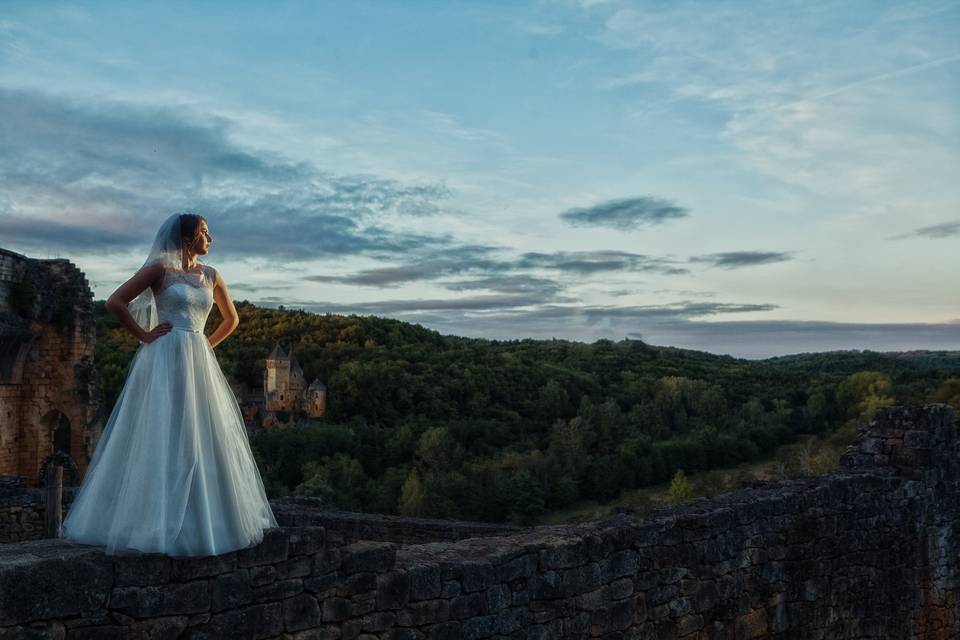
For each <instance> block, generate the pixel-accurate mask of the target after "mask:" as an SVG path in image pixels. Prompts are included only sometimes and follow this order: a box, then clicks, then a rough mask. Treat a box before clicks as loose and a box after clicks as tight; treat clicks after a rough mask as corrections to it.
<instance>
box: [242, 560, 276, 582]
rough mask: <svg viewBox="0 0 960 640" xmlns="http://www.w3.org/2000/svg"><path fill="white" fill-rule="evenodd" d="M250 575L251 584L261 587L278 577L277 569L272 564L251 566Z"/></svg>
mask: <svg viewBox="0 0 960 640" xmlns="http://www.w3.org/2000/svg"><path fill="white" fill-rule="evenodd" d="M248 576H249V577H250V584H251V586H254V587H260V586H263V585H265V584H270V583H271V582H273V581H275V580H276V579H277V570H276V568H275V567H274V566H273V565H270V564H265V565H261V566H258V567H250V569H249V571H248Z"/></svg>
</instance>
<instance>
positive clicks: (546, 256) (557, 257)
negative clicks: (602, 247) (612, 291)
mask: <svg viewBox="0 0 960 640" xmlns="http://www.w3.org/2000/svg"><path fill="white" fill-rule="evenodd" d="M675 264H676V262H675V261H673V260H671V259H669V258H657V257H653V256H647V255H644V254H640V253H630V252H628V251H555V252H553V253H537V252H530V253H525V254H523V255H522V256H521V258H520V260H518V261H517V262H516V266H517V267H521V268H540V269H552V270H557V271H565V272H571V273H577V274H580V275H589V274H593V273H599V272H604V271H633V272H639V273H659V274H664V275H680V274H684V273H689V270H688V269H685V268H683V267H677V266H675Z"/></svg>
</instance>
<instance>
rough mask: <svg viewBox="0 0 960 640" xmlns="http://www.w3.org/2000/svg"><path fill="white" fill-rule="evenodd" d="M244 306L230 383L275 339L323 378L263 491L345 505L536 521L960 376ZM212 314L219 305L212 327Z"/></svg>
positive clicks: (120, 356) (271, 465)
mask: <svg viewBox="0 0 960 640" xmlns="http://www.w3.org/2000/svg"><path fill="white" fill-rule="evenodd" d="M237 309H238V311H239V313H240V326H239V328H238V329H237V331H236V332H235V333H234V334H233V335H231V336H230V338H228V339H227V340H226V341H225V342H223V343H222V344H221V345H220V346H218V347H217V349H216V353H217V357H218V360H219V361H220V363H221V366H222V368H223V369H224V372H225V373H226V374H227V375H228V376H230V377H232V378H233V379H235V380H238V381H242V382H244V383H246V384H247V385H250V386H251V387H252V388H254V389H257V388H259V387H260V385H261V384H262V382H261V381H262V374H263V370H264V358H265V357H266V356H267V354H268V353H269V352H270V350H271V349H272V348H273V346H274V344H276V343H277V342H282V343H283V344H284V345H285V346H286V347H288V348H289V347H292V348H293V349H294V350H295V352H296V354H297V358H298V360H299V361H300V363H301V365H302V367H303V369H304V373H305V375H306V378H307V379H308V380H310V379H313V378H314V377H317V378H320V380H321V381H323V382H324V383H325V384H326V385H327V394H328V412H327V415H326V416H325V417H324V419H323V420H321V421H317V422H314V423H304V424H302V425H300V426H299V427H297V428H294V429H290V430H286V431H280V432H266V433H259V434H257V435H256V436H255V437H254V438H253V439H252V445H253V447H254V451H255V454H256V455H257V457H258V462H259V463H260V466H261V470H262V472H263V474H264V481H265V483H266V484H267V486H268V491H269V492H270V493H271V495H282V494H285V493H289V492H296V493H302V494H309V495H317V496H321V497H324V498H326V499H327V500H328V501H329V502H330V503H331V504H332V505H334V506H338V507H342V508H349V509H354V510H368V511H378V512H386V513H397V512H399V513H406V514H411V515H415V514H421V515H431V516H439V517H459V518H468V519H479V520H488V521H503V520H508V519H509V520H514V521H521V522H522V521H533V520H534V519H536V518H538V517H541V516H542V515H543V514H545V513H547V512H550V511H554V510H558V509H561V508H564V507H566V506H568V505H572V504H574V503H576V502H577V501H581V500H596V501H609V500H611V499H615V498H616V497H617V496H618V495H619V494H620V493H621V492H622V491H629V490H634V489H637V488H639V487H647V486H651V485H655V484H657V483H663V482H666V481H668V480H670V478H671V477H672V475H673V474H674V473H675V472H676V471H677V470H678V469H684V470H686V471H687V472H688V473H690V472H694V471H697V470H707V469H720V468H729V467H732V466H734V465H737V464H741V463H746V462H751V461H756V460H759V459H760V458H762V457H763V456H765V455H769V454H770V453H771V452H772V451H773V450H774V449H776V448H777V447H779V446H782V445H784V444H789V443H793V442H796V441H797V440H798V438H800V437H801V436H803V435H804V434H829V433H833V432H836V431H837V430H838V429H839V428H840V427H841V426H843V425H848V426H850V425H851V424H852V421H855V420H857V419H862V418H865V417H869V416H870V415H872V412H873V411H875V410H876V408H877V407H878V406H883V405H885V404H892V403H918V402H925V401H927V400H929V399H931V398H932V397H934V395H935V394H936V393H937V391H938V389H941V387H943V386H944V384H945V381H946V380H947V379H948V378H951V377H960V367H958V362H957V359H956V358H957V355H956V354H954V353H935V352H930V353H926V352H924V353H912V354H876V353H870V352H841V353H835V354H832V353H828V354H802V355H798V356H790V357H785V358H773V359H770V360H766V361H760V362H757V361H749V360H740V359H736V358H732V357H729V356H717V355H713V354H709V353H705V352H700V351H690V350H685V349H676V348H669V347H655V346H651V345H648V344H645V343H643V342H640V341H638V340H621V341H618V342H613V341H610V340H598V341H596V342H594V343H592V344H585V343H579V342H572V341H567V340H529V339H527V340H507V341H494V340H485V339H473V338H462V337H456V336H444V335H440V334H439V333H437V332H436V331H432V330H429V329H426V328H424V327H422V326H419V325H413V324H409V323H405V322H401V321H398V320H391V319H386V318H378V317H374V316H353V315H352V316H342V315H318V314H312V313H306V312H303V311H297V310H288V309H283V308H280V309H266V308H259V307H255V306H253V305H251V304H249V303H246V302H241V303H238V304H237ZM218 322H219V318H218V317H217V314H216V312H214V314H213V315H212V317H211V318H210V323H209V326H208V331H210V330H212V329H213V327H214V326H215V325H216V324H217V323H218ZM97 327H98V344H97V368H98V371H99V372H100V380H101V388H102V393H103V400H104V407H105V408H106V410H108V411H109V408H110V407H112V404H113V401H114V399H115V398H116V395H117V393H118V392H119V390H120V388H121V386H122V384H123V380H124V376H125V371H126V367H127V366H128V364H129V361H130V358H131V357H132V354H133V352H134V350H135V348H136V344H135V341H134V340H133V339H132V338H131V337H129V336H128V335H127V334H126V332H125V331H124V330H123V329H122V328H121V327H120V326H119V325H118V324H117V323H116V321H115V320H113V319H112V318H111V317H109V316H108V315H107V314H106V313H105V312H104V309H103V305H102V303H101V304H99V305H98V312H97ZM958 383H960V381H958ZM950 384H953V383H950ZM947 386H949V385H947ZM951 388H952V387H951ZM949 397H952V396H949ZM958 397H960V396H958Z"/></svg>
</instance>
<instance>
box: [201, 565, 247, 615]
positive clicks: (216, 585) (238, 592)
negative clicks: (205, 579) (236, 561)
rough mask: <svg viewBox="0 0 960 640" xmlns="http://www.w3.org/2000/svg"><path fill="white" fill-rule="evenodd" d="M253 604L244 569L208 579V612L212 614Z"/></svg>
mask: <svg viewBox="0 0 960 640" xmlns="http://www.w3.org/2000/svg"><path fill="white" fill-rule="evenodd" d="M250 602H253V590H252V589H251V588H250V580H249V577H248V575H247V570H246V569H239V570H237V571H233V572H231V573H226V574H224V575H222V576H217V577H216V578H211V579H210V610H211V611H213V612H214V613H217V612H219V611H223V610H225V609H233V608H235V607H239V606H242V605H245V604H249V603H250Z"/></svg>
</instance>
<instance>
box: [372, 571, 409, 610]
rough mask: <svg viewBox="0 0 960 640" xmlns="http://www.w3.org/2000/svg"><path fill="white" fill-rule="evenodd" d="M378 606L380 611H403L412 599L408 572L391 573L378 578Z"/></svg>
mask: <svg viewBox="0 0 960 640" xmlns="http://www.w3.org/2000/svg"><path fill="white" fill-rule="evenodd" d="M376 589H377V606H378V607H379V608H380V609H401V608H403V607H404V606H406V604H407V602H408V601H409V599H410V575H409V574H408V573H407V572H406V571H389V572H387V573H384V574H382V575H379V576H377V578H376Z"/></svg>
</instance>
